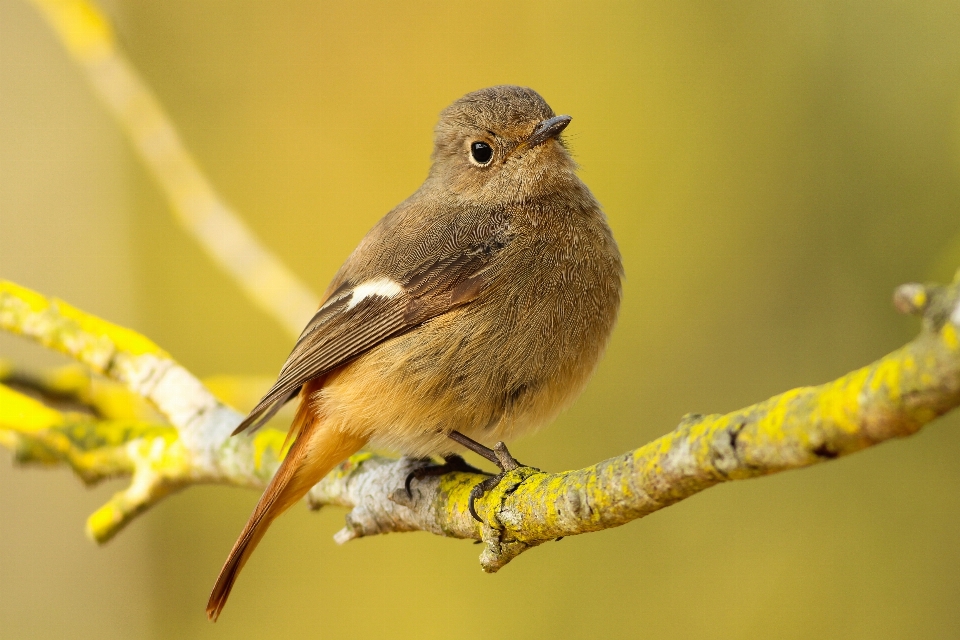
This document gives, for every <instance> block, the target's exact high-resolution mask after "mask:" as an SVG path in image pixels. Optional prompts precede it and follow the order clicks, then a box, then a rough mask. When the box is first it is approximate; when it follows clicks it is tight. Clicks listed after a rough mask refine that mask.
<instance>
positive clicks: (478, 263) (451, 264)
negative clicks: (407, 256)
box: [233, 242, 506, 434]
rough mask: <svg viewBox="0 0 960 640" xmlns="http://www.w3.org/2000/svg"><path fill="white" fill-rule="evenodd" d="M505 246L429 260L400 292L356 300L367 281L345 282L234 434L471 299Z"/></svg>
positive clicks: (485, 245) (482, 244)
mask: <svg viewBox="0 0 960 640" xmlns="http://www.w3.org/2000/svg"><path fill="white" fill-rule="evenodd" d="M504 246H506V242H501V243H497V244H495V245H494V246H493V247H491V245H490V243H489V242H480V243H477V242H475V243H474V244H473V245H468V246H465V247H460V250H459V251H456V250H453V251H452V252H451V254H447V255H440V256H434V257H433V258H432V259H430V258H428V259H426V260H424V261H422V262H421V263H420V264H418V265H416V266H415V267H413V268H412V269H410V270H409V271H408V272H407V274H406V277H404V278H403V279H402V281H401V282H400V283H399V284H400V285H401V287H402V288H401V291H400V293H398V294H396V295H392V296H390V295H377V294H376V293H373V294H368V295H365V296H364V297H362V298H361V299H360V300H359V301H357V302H356V303H353V300H352V298H353V296H354V292H355V290H356V289H357V287H360V286H362V285H363V284H364V283H363V282H357V283H350V282H349V281H346V282H344V283H343V284H341V285H340V286H339V287H337V288H336V289H335V290H334V291H333V292H332V293H331V294H330V297H329V298H328V300H327V302H326V303H324V305H323V306H322V307H321V308H320V309H319V310H318V311H317V313H316V314H314V316H313V318H312V319H311V320H310V322H308V323H307V326H306V327H305V328H304V330H303V333H301V335H300V338H299V339H298V340H297V344H296V345H295V346H294V348H293V351H291V353H290V356H289V357H288V358H287V361H286V362H285V363H284V365H283V368H282V369H281V370H280V375H279V376H278V377H277V381H276V382H275V383H274V385H273V387H272V388H271V389H270V390H269V391H268V392H267V393H266V395H264V397H263V399H261V400H260V402H259V403H258V404H257V406H256V407H255V408H254V409H253V411H251V412H250V414H249V415H248V416H247V417H246V418H245V419H244V420H243V422H241V423H240V425H239V426H238V427H237V428H236V430H235V431H234V432H233V433H234V434H237V433H240V432H241V431H244V430H246V429H249V428H251V427H252V428H253V429H257V428H259V427H260V426H262V425H263V424H264V423H266V422H267V421H268V420H269V419H270V418H271V417H273V415H274V414H275V413H276V412H277V411H278V410H279V409H280V407H282V406H283V405H284V404H286V403H287V402H290V401H291V400H293V399H294V398H295V397H296V396H297V394H298V393H299V391H300V389H301V387H302V386H303V385H304V384H305V383H307V382H309V381H310V380H313V379H315V378H317V377H319V376H322V375H323V374H325V373H328V372H329V371H331V370H333V369H335V368H336V367H338V366H340V365H342V364H345V363H347V362H348V361H350V360H352V359H353V358H356V357H358V356H360V355H362V354H363V353H364V352H366V351H368V350H370V349H372V348H373V347H375V346H376V345H378V344H380V343H381V342H383V341H385V340H389V339H390V338H392V337H394V336H397V335H400V334H401V333H404V332H406V331H410V330H411V329H413V328H415V327H417V326H419V325H420V324H422V323H424V322H426V321H427V320H429V319H431V318H434V317H436V316H438V315H441V314H443V313H446V312H447V311H449V310H451V309H453V308H455V307H458V306H461V305H463V304H467V303H469V302H471V301H472V300H473V299H475V298H476V297H477V296H478V295H479V293H480V291H481V290H482V289H483V287H484V285H485V284H486V282H487V278H488V270H489V266H490V263H491V261H492V259H493V257H494V255H495V254H496V253H497V252H498V251H499V250H500V249H502V248H503V247H504ZM367 282H369V280H368V281H367ZM367 291H369V288H368V289H367Z"/></svg>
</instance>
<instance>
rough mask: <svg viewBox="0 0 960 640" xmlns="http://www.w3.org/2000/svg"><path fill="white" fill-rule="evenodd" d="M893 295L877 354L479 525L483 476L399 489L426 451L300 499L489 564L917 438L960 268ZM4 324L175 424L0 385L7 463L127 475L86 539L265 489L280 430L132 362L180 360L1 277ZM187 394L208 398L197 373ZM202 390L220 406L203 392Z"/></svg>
mask: <svg viewBox="0 0 960 640" xmlns="http://www.w3.org/2000/svg"><path fill="white" fill-rule="evenodd" d="M958 276H960V274H958ZM894 302H895V305H896V306H897V308H898V309H900V310H901V311H903V312H908V313H914V314H917V315H921V316H922V318H923V323H922V330H921V332H920V335H919V336H918V337H917V338H916V339H914V340H913V341H911V342H910V343H908V344H907V345H905V346H904V347H902V348H901V349H898V350H897V351H894V352H893V353H891V354H889V355H887V356H885V357H884V358H881V359H880V360H878V361H877V362H874V363H873V364H870V365H868V366H866V367H863V368H862V369H858V370H857V371H853V372H851V373H849V374H847V375H845V376H843V377H841V378H839V379H837V380H835V381H833V382H829V383H827V384H823V385H820V386H815V387H802V388H799V389H793V390H791V391H787V392H786V393H782V394H780V395H777V396H774V397H773V398H770V399H768V400H765V401H763V402H760V403H758V404H755V405H752V406H750V407H746V408H744V409H741V410H738V411H734V412H731V413H728V414H725V415H708V416H702V415H688V416H686V417H684V419H683V420H682V421H681V423H680V425H679V426H678V427H677V428H676V429H674V430H673V431H671V432H670V433H668V434H666V435H664V436H662V437H661V438H658V439H657V440H654V441H653V442H651V443H649V444H647V445H644V446H642V447H640V448H639V449H636V450H634V451H630V452H627V453H625V454H623V455H621V456H618V457H615V458H611V459H609V460H605V461H603V462H600V463H597V464H595V465H592V466H590V467H586V468H584V469H579V470H576V471H566V472H562V473H546V472H542V471H539V470H537V469H532V468H529V467H520V468H518V469H516V470H514V471H511V472H509V473H508V474H507V475H506V476H505V478H504V480H503V482H501V483H500V485H499V486H498V487H497V488H496V489H494V490H493V491H491V492H489V493H488V494H486V495H485V496H484V497H483V498H482V499H480V500H478V502H477V509H478V512H479V513H480V515H481V517H482V519H483V522H482V523H481V522H477V521H475V520H474V519H473V517H472V516H471V515H470V512H469V509H468V504H469V496H470V491H471V489H472V488H473V486H474V485H475V484H476V483H478V482H479V481H480V480H482V479H483V478H484V476H481V475H479V474H473V473H460V472H458V473H450V474H447V475H444V476H432V477H426V478H423V479H420V480H415V481H414V482H413V484H412V486H411V489H412V490H411V492H410V494H408V493H407V491H406V490H405V488H404V481H405V480H406V479H407V477H408V475H409V474H410V472H411V471H412V470H414V469H415V468H417V466H419V465H423V464H425V462H424V461H421V460H413V459H409V458H401V459H399V460H397V459H392V458H386V457H383V456H378V455H374V454H371V453H360V454H357V455H355V456H353V457H351V458H350V459H349V460H347V461H346V462H344V463H343V464H341V465H340V466H339V467H338V468H337V469H335V470H334V471H333V472H332V473H331V474H330V475H328V476H327V477H326V478H325V479H324V480H323V481H321V482H320V483H319V484H318V485H317V486H316V487H314V488H313V490H312V491H311V492H310V494H309V496H308V502H309V504H310V505H311V506H312V507H314V508H319V507H320V506H323V505H340V506H344V507H347V508H349V509H351V511H350V512H349V514H348V515H347V522H346V526H345V527H344V529H343V530H341V531H340V532H339V533H337V534H336V539H337V540H338V541H339V542H346V541H348V540H351V539H354V538H358V537H363V536H368V535H374V534H378V533H388V532H399V531H415V530H417V531H429V532H431V533H434V534H437V535H443V536H448V537H455V538H466V539H474V540H481V541H483V543H484V550H483V552H482V554H481V558H480V560H481V565H482V566H483V568H484V569H485V570H486V571H497V570H498V569H499V568H500V567H502V566H503V565H505V564H506V563H508V562H509V561H510V560H512V559H513V558H515V557H516V556H517V555H518V554H520V553H522V552H523V551H525V550H527V549H529V548H531V547H535V546H537V545H539V544H542V543H543V542H546V541H549V540H553V539H556V538H560V537H564V536H570V535H576V534H580V533H587V532H591V531H598V530H601V529H606V528H610V527H615V526H619V525H622V524H626V523H627V522H630V521H632V520H635V519H637V518H641V517H643V516H645V515H647V514H649V513H652V512H654V511H656V510H658V509H662V508H663V507H666V506H669V505H671V504H674V503H676V502H678V501H680V500H683V499H685V498H688V497H690V496H692V495H694V494H696V493H698V492H700V491H703V490H704V489H707V488H709V487H712V486H713V485H715V484H718V483H720V482H724V481H727V480H737V479H743V478H753V477H758V476H762V475H767V474H771V473H776V472H779V471H785V470H788V469H797V468H801V467H805V466H809V465H812V464H816V463H819V462H825V461H829V460H833V459H835V458H838V457H840V456H844V455H847V454H850V453H854V452H856V451H859V450H861V449H864V448H866V447H869V446H872V445H874V444H878V443H880V442H883V441H885V440H889V439H892V438H897V437H903V436H907V435H910V434H913V433H915V432H916V431H917V430H919V429H920V428H921V427H922V426H923V425H925V424H927V423H929V422H930V421H931V420H933V419H934V418H936V417H937V416H939V415H942V414H944V413H946V412H947V411H950V410H951V409H954V408H955V407H957V406H958V405H960V333H958V332H960V277H958V279H957V280H955V281H954V283H953V284H951V285H949V286H946V287H941V286H936V285H930V286H921V285H916V284H913V285H904V286H902V287H900V288H899V289H898V290H897V293H896V295H895V298H894ZM0 328H5V329H7V330H11V331H15V332H17V333H21V334H23V335H27V336H29V337H32V338H34V339H36V340H38V341H40V342H42V343H44V344H47V345H48V346H52V347H54V348H57V349H59V350H61V351H63V352H64V353H67V354H69V355H73V356H74V357H76V358H77V359H78V360H80V361H82V362H85V363H86V364H88V365H89V366H91V367H92V368H93V369H95V370H96V371H99V372H101V373H103V374H105V375H107V376H110V377H112V378H113V379H114V380H118V381H121V382H123V383H124V384H126V385H127V389H129V390H132V391H131V392H135V393H138V394H139V393H143V394H144V395H145V397H148V398H150V399H151V401H153V402H154V403H155V404H157V406H158V408H160V410H161V413H162V414H163V415H165V416H166V417H167V418H168V420H169V421H170V423H171V425H172V426H167V425H158V424H155V423H151V422H149V421H144V420H137V419H124V418H123V417H116V416H113V417H109V418H108V417H99V418H98V417H96V416H91V415H86V414H77V413H71V412H62V411H57V410H54V409H51V408H50V407H48V406H45V405H43V404H41V403H40V402H37V401H36V400H33V399H30V398H27V397H26V396H23V395H21V394H19V393H17V392H15V391H12V390H10V389H8V388H5V387H2V386H0V445H5V446H8V447H11V448H13V449H14V450H15V451H16V452H17V457H18V459H20V460H23V461H31V460H32V461H39V462H45V463H55V462H61V463H66V464H69V465H71V466H72V467H73V468H74V469H75V470H76V471H77V473H78V474H80V476H81V477H82V478H84V479H85V480H87V481H93V480H96V479H98V478H101V477H104V476H107V475H117V474H129V475H131V476H132V478H133V482H132V484H131V486H130V487H129V488H128V489H127V490H126V491H123V492H121V493H119V494H117V496H115V497H114V499H113V500H111V502H110V503H108V505H106V506H104V507H103V508H102V509H100V510H99V511H98V512H97V513H95V514H94V515H93V516H92V517H91V519H90V521H89V523H88V529H89V530H90V533H91V535H92V536H93V537H94V538H95V539H97V540H104V539H106V538H108V537H109V536H110V535H112V534H113V533H115V532H116V531H117V530H119V528H120V527H122V526H123V524H125V523H126V522H128V521H129V520H130V518H132V517H133V516H134V515H136V514H137V513H140V512H141V511H143V509H145V508H147V507H149V506H150V505H151V504H153V503H154V502H156V501H157V500H159V499H160V498H162V497H164V496H166V495H168V494H169V493H171V492H172V491H175V490H178V489H180V488H183V487H185V486H189V485H190V484H194V483H198V482H219V483H225V484H232V485H237V486H247V487H262V486H263V485H264V484H265V482H266V480H267V479H268V478H269V477H270V475H271V474H272V473H273V471H274V470H275V469H276V466H277V464H278V461H279V459H280V455H281V450H280V449H281V444H282V441H283V433H282V432H280V431H277V430H271V429H265V430H263V431H261V432H260V433H258V434H256V435H255V436H254V437H253V438H245V437H239V438H226V437H225V435H224V431H223V429H224V428H225V427H224V426H223V425H221V424H220V422H218V421H217V420H213V421H212V422H210V423H209V424H210V425H211V426H210V428H211V433H210V434H205V435H204V436H203V437H195V436H192V437H189V438H188V437H186V435H185V434H189V433H191V429H198V428H200V430H201V431H202V430H203V429H204V427H202V425H204V424H206V423H205V422H204V418H203V417H202V416H200V417H197V415H196V414H189V413H188V412H180V411H172V410H170V409H169V408H167V409H166V410H165V409H164V395H163V394H159V396H158V395H157V394H156V393H151V392H150V389H152V388H153V386H151V385H144V384H142V383H141V377H140V376H138V375H134V374H131V373H130V372H131V371H138V370H140V369H139V367H145V366H148V365H145V364H142V363H139V361H138V360H137V359H138V358H141V357H143V356H145V355H149V356H150V357H151V358H154V359H159V360H162V361H165V362H167V363H169V364H167V365H166V367H179V365H176V363H174V362H173V361H172V359H170V357H169V356H168V355H166V354H165V353H163V352H162V351H160V350H159V348H158V347H156V346H155V345H153V343H151V342H149V341H148V340H146V339H145V338H143V337H141V336H138V335H137V334H135V333H133V332H130V331H129V330H126V329H122V328H120V327H116V326H115V325H110V324H109V323H106V322H104V321H102V320H99V319H96V318H93V317H92V316H89V315H87V314H84V313H82V312H80V311H78V310H76V309H73V308H72V307H69V306H67V305H64V304H63V303H58V302H55V301H48V300H46V299H45V298H43V297H42V296H40V295H38V294H36V293H33V292H30V291H27V290H25V289H22V288H20V287H16V286H15V285H12V284H9V283H0ZM164 370H166V369H164ZM184 373H185V372H184ZM186 375H189V374H186ZM191 379H192V376H191ZM184 389H185V390H186V391H187V392H189V393H190V394H195V395H197V396H198V397H201V398H206V397H207V396H209V393H208V392H207V391H206V389H204V388H203V385H201V384H200V383H199V382H198V381H196V380H195V379H192V381H191V382H190V383H189V384H188V385H185V386H184ZM210 398H212V396H210ZM211 401H212V402H213V403H217V401H216V400H209V399H208V400H204V401H203V402H211ZM192 402H194V403H196V400H194V401H192ZM201 404H202V402H201ZM217 405H219V403H217ZM210 406H214V405H210ZM217 410H219V411H222V412H224V414H223V415H224V417H223V418H222V420H223V422H224V423H229V424H227V427H226V428H229V426H230V425H232V424H235V423H236V422H237V421H239V419H240V415H239V414H237V413H236V412H233V411H232V410H231V409H229V408H227V407H225V406H223V405H219V408H218V409H217ZM184 416H186V417H187V424H189V425H191V426H190V428H188V429H186V430H185V429H184V427H183V425H182V424H180V423H179V422H178V420H180V419H181V417H184ZM191 416H192V417H191Z"/></svg>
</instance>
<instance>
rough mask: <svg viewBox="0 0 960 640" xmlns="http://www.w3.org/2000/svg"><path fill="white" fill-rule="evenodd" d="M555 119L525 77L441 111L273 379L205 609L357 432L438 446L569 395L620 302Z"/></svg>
mask: <svg viewBox="0 0 960 640" xmlns="http://www.w3.org/2000/svg"><path fill="white" fill-rule="evenodd" d="M569 123H570V116H557V115H555V114H554V112H553V111H552V110H551V109H550V107H549V106H548V105H547V103H546V102H545V101H544V100H543V98H541V97H540V95H539V94H538V93H537V92H535V91H533V90H531V89H527V88H523V87H515V86H499V87H491V88H489V89H482V90H480V91H475V92H473V93H469V94H467V95H465V96H464V97H462V98H460V99H459V100H457V101H456V102H454V103H453V104H452V105H450V106H449V107H447V108H446V109H445V110H444V111H443V113H441V115H440V122H439V124H438V125H437V128H436V133H435V142H434V144H435V146H434V151H433V157H432V160H433V165H432V167H431V168H430V173H429V175H428V176H427V179H426V181H425V182H424V183H423V186H421V187H420V188H419V189H418V190H417V191H416V193H414V194H413V195H412V196H410V197H409V198H408V199H407V200H405V201H404V202H403V203H401V204H400V205H399V206H398V207H397V208H395V209H394V210H393V211H391V212H390V213H388V214H387V215H386V216H385V217H384V218H382V219H381V220H380V221H379V222H378V223H377V224H376V226H374V227H373V229H372V230H371V231H370V232H369V233H368V234H367V235H366V237H364V238H363V240H361V241H360V245H359V246H358V247H357V248H356V249H355V250H354V252H353V254H351V255H350V257H349V258H347V261H346V262H345V263H344V265H343V266H342V267H341V268H340V271H339V272H337V274H336V276H335V277H334V279H333V282H332V283H331V284H330V286H329V287H328V289H327V292H326V294H325V296H324V302H323V304H322V306H321V307H320V309H319V311H317V313H316V315H314V317H313V319H311V320H310V322H309V323H308V324H307V327H306V328H305V329H304V331H303V334H302V335H301V336H300V339H299V340H298V341H297V344H296V346H295V347H294V348H293V352H292V353H291V354H290V357H289V358H287V361H286V363H285V364H284V365H283V369H282V370H281V371H280V375H279V377H278V379H277V381H276V383H275V384H274V385H273V388H271V389H270V391H269V392H268V393H267V395H266V396H264V398H263V399H262V400H261V401H260V403H259V404H258V405H257V406H256V408H255V409H254V410H253V411H252V412H251V413H250V415H249V416H247V418H246V419H245V420H244V421H243V422H242V423H241V424H240V426H239V427H238V428H237V430H236V431H235V432H234V433H239V432H240V431H243V430H244V429H247V428H248V427H251V426H253V427H256V426H259V425H261V424H263V423H264V422H266V421H267V420H268V419H269V418H270V417H271V416H272V415H273V414H274V413H275V412H276V411H277V410H278V409H279V408H280V407H281V406H282V405H283V404H285V403H287V402H289V401H290V400H293V398H294V397H296V396H298V395H299V396H300V406H299V409H298V410H297V414H296V417H295V418H294V420H293V424H292V425H291V427H290V435H289V436H288V438H292V439H293V444H292V445H291V447H290V451H289V452H288V453H287V456H286V458H285V459H284V460H283V462H282V464H281V465H280V468H279V469H278V470H277V473H276V475H275V476H274V477H273V480H271V482H270V484H269V486H268V487H267V489H266V491H264V493H263V496H262V497H261V498H260V502H259V503H258V504H257V507H256V509H254V511H253V515H251V516H250V520H249V521H248V522H247V525H246V526H245V527H244V529H243V532H242V533H241V534H240V537H239V539H238V540H237V542H236V544H234V546H233V549H232V550H231V551H230V555H229V556H228V557H227V561H226V563H225V564H224V565H223V569H222V570H221V571H220V576H219V577H218V578H217V583H216V585H215V586H214V587H213V592H212V593H211V594H210V601H209V602H208V604H207V617H208V618H210V619H211V620H216V618H217V616H218V615H219V614H220V611H221V610H222V609H223V606H224V604H225V603H226V601H227V596H228V595H229V594H230V589H231V587H233V583H234V581H235V580H236V578H237V574H238V573H239V572H240V569H242V568H243V565H244V563H245V562H246V561H247V558H249V557H250V554H251V553H252V552H253V550H254V548H255V547H256V546H257V543H258V542H259V541H260V539H261V538H262V537H263V534H264V533H265V532H266V530H267V527H269V526H270V523H271V522H272V521H273V520H274V519H275V518H277V516H279V515H280V514H281V513H283V512H284V511H285V510H286V509H287V508H289V507H290V506H291V505H293V504H294V503H295V502H297V501H298V500H300V499H301V498H302V497H303V496H304V495H305V494H306V493H307V491H309V490H310V488H311V487H312V486H313V485H314V484H316V483H317V482H319V481H320V480H321V479H322V478H323V477H324V476H325V475H326V474H327V473H328V472H329V471H330V470H331V469H333V467H335V466H336V465H337V464H338V463H340V462H342V461H343V460H344V459H346V458H347V457H349V456H350V455H351V454H353V453H355V452H356V451H357V450H359V449H360V448H361V447H363V446H364V445H367V444H368V443H369V444H373V445H376V446H378V447H387V448H391V449H396V450H399V451H401V452H403V453H405V454H409V455H415V456H427V455H432V454H440V455H445V456H446V455H449V454H453V453H455V452H457V451H461V450H462V447H466V448H469V449H472V450H474V451H477V452H478V453H480V454H481V455H484V456H485V457H487V458H488V459H491V460H492V461H493V462H497V460H498V459H497V457H496V456H495V455H493V452H492V451H491V450H490V449H488V448H487V447H486V446H484V444H483V443H486V444H487V445H490V444H493V443H495V442H497V441H500V440H509V439H512V438H514V437H516V436H518V435H520V434H522V433H527V432H529V431H531V430H533V429H536V428H537V427H539V426H540V425H542V424H544V423H545V422H547V421H549V420H550V419H551V418H553V417H554V416H556V414H557V413H558V412H559V411H560V410H561V409H562V408H563V407H565V406H566V405H567V404H569V403H570V402H571V401H572V400H573V399H574V397H576V395H577V394H578V393H579V392H580V390H581V389H582V388H583V386H584V384H585V383H586V381H587V379H588V377H589V376H590V374H591V373H592V372H593V370H594V368H595V366H596V364H597V362H598V360H599V359H600V356H601V353H602V351H603V348H604V346H605V345H606V342H607V338H608V337H609V336H610V332H611V330H612V329H613V325H614V321H615V319H616V315H617V310H618V308H619V306H620V291H621V286H620V279H621V277H622V275H623V267H622V265H621V262H620V253H619V251H618V250H617V245H616V243H615V242H614V240H613V236H612V235H611V233H610V228H609V227H608V226H607V222H606V218H605V216H604V214H603V212H602V210H601V209H600V205H599V204H598V203H597V201H596V200H595V199H594V197H593V195H592V194H591V193H590V190H589V189H587V187H586V185H584V184H583V182H581V181H580V179H579V178H578V177H577V175H576V173H575V170H576V164H575V163H574V161H573V160H572V158H571V157H570V154H569V153H568V152H567V149H566V148H565V146H564V144H563V142H562V141H561V139H560V138H559V135H560V133H561V132H562V131H563V130H564V129H565V128H566V126H567V125H568V124H569Z"/></svg>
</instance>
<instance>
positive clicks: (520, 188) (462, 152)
mask: <svg viewBox="0 0 960 640" xmlns="http://www.w3.org/2000/svg"><path fill="white" fill-rule="evenodd" d="M570 120H571V118H570V116H558V115H555V114H554V112H553V109H551V108H550V105H548V104H547V103H546V101H545V100H544V99H543V98H542V97H540V94H538V93H537V92H536V91H534V90H533V89H527V88H525V87H516V86H512V85H503V86H497V87H490V88H488V89H480V90H479V91H474V92H472V93H468V94H467V95H465V96H463V97H462V98H460V99H459V100H457V101H456V102H454V103H453V104H452V105H450V106H449V107H447V108H446V109H444V110H443V112H442V113H441V114H440V122H439V123H438V124H437V128H436V134H435V138H434V151H433V166H432V168H431V169H430V176H431V178H432V179H433V180H435V181H438V182H439V183H440V185H441V186H442V188H443V189H444V190H446V191H448V192H451V193H452V194H455V195H456V196H458V197H461V198H464V199H466V200H469V201H471V202H475V203H477V204H509V203H511V202H524V201H528V200H530V199H533V198H536V197H537V196H540V195H543V194H546V193H550V192H554V191H557V190H559V189H562V188H563V187H564V185H566V184H569V183H570V181H571V180H572V179H573V180H575V178H574V175H573V173H574V170H575V169H576V164H575V163H574V162H573V159H572V158H571V157H570V154H569V153H568V152H567V150H566V148H565V147H564V144H563V142H562V140H561V139H560V134H561V133H562V132H563V130H564V129H565V128H566V127H567V125H568V124H569V123H570Z"/></svg>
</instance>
